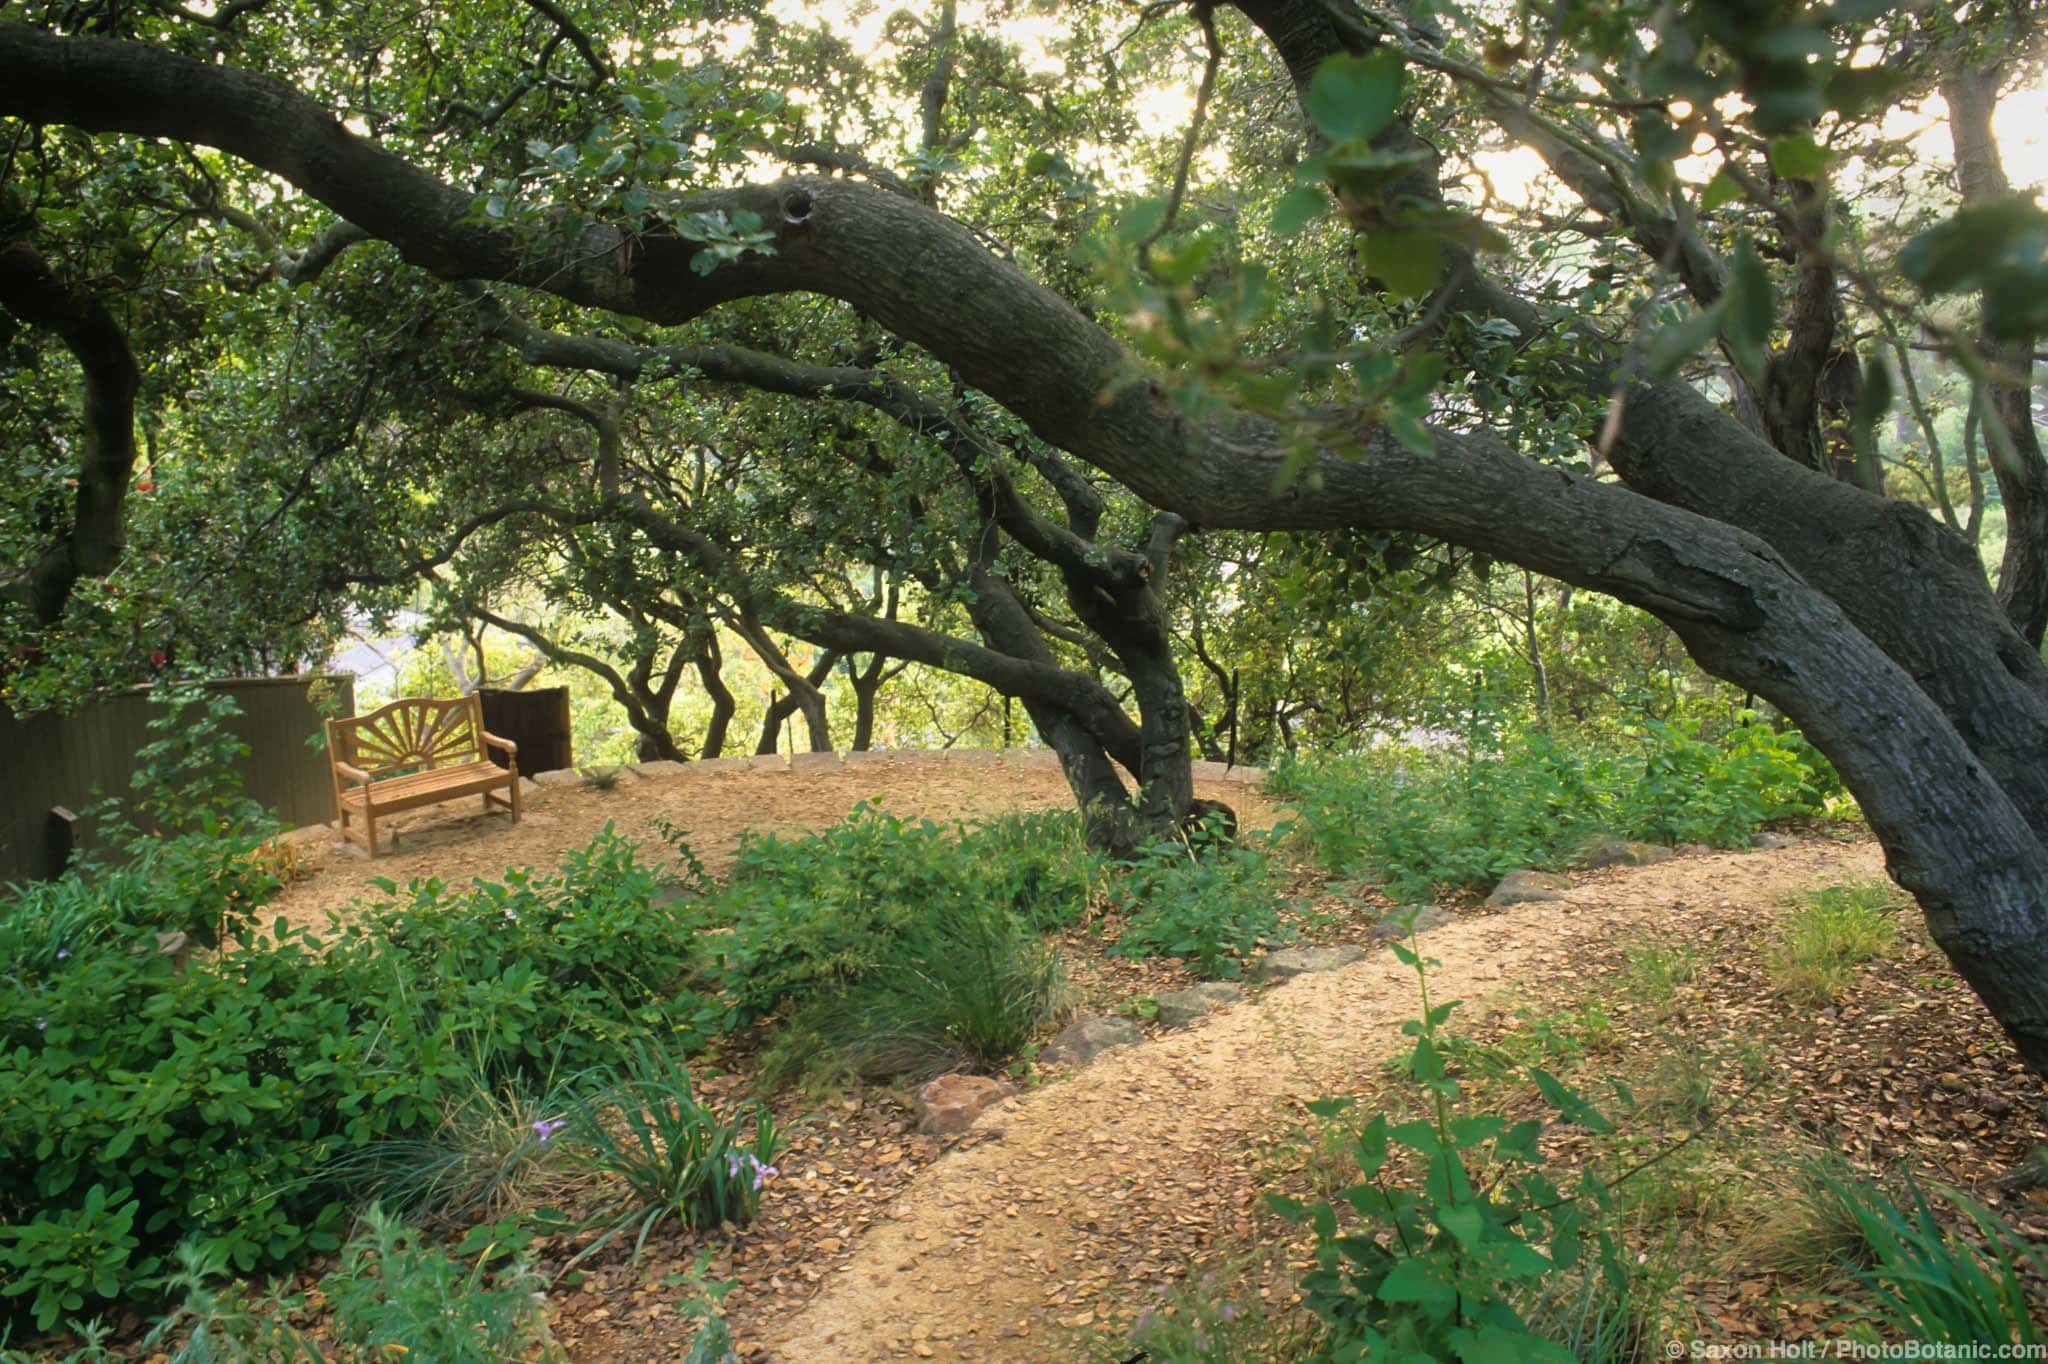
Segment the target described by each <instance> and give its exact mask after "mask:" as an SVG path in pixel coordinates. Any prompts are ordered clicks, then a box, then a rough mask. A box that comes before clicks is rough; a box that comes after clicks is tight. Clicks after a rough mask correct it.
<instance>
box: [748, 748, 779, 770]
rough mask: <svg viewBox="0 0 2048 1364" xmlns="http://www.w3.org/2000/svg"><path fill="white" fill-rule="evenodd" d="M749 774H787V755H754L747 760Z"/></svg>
mask: <svg viewBox="0 0 2048 1364" xmlns="http://www.w3.org/2000/svg"><path fill="white" fill-rule="evenodd" d="M747 770H748V771H749V772H787V771H789V755H788V754H786V753H756V754H755V755H754V756H753V757H751V758H749V759H747Z"/></svg>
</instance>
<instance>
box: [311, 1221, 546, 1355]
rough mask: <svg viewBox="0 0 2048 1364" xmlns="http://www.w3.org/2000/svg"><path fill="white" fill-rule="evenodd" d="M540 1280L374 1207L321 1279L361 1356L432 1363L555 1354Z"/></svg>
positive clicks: (338, 1323)
mask: <svg viewBox="0 0 2048 1364" xmlns="http://www.w3.org/2000/svg"><path fill="white" fill-rule="evenodd" d="M544 1286H545V1285H544V1282H543V1281H542V1280H541V1278H540V1277H539V1276H538V1275H537V1274H535V1273H534V1272H533V1270H532V1268H531V1267H530V1266H527V1265H524V1264H516V1263H515V1264H513V1265H511V1266H509V1267H507V1268H503V1269H500V1270H497V1271H495V1272H487V1271H486V1270H485V1268H484V1266H483V1265H482V1264H477V1265H475V1266H471V1267H466V1266H464V1265H462V1264H461V1263H459V1262H458V1261H456V1260H453V1259H451V1258H449V1256H448V1255H447V1253H446V1252H444V1251H441V1250H437V1249H434V1248H433V1247H431V1246H428V1245H427V1244H425V1243H424V1242H423V1241H422V1239H421V1237H420V1235H419V1233H417V1232H415V1231H413V1230H411V1229H410V1228H408V1227H406V1226H405V1225H404V1224H402V1223H401V1222H399V1221H398V1219H397V1218H395V1217H393V1216H392V1215H391V1214H389V1213H387V1212H385V1211H384V1210H383V1209H381V1208H378V1207H376V1206H374V1205H373V1206H372V1207H371V1208H370V1209H369V1210H368V1212H367V1213H366V1214H365V1216H364V1221H363V1230H362V1231H361V1233H360V1234H358V1235H357V1236H356V1237H355V1238H354V1239H353V1240H351V1241H350V1242H349V1244H348V1246H347V1248H346V1249H344V1250H343V1251H342V1256H341V1267H340V1268H339V1269H337V1270H335V1271H334V1272H333V1273H332V1274H329V1275H328V1276H327V1277H326V1278H324V1279H322V1280H321V1282H320V1289H321V1292H322V1293H323V1294H324V1295H325V1297H326V1299H327V1303H328V1306H329V1307H330V1309H331V1310H332V1313H333V1322H334V1332H335V1334H336V1335H337V1336H338V1337H340V1338H341V1339H342V1340H344V1341H346V1342H348V1343H349V1344H351V1345H353V1346H355V1347H356V1348H357V1349H358V1350H359V1351H361V1352H362V1357H363V1358H365V1359H388V1358H392V1357H394V1356H403V1357H405V1358H409V1359H419V1360H428V1359H431V1360H434V1361H437V1364H439V1362H440V1361H446V1364H499V1361H502V1360H507V1359H527V1358H531V1357H534V1354H535V1352H538V1357H539V1358H543V1359H560V1358H562V1357H563V1355H562V1352H561V1350H560V1349H559V1347H557V1346H556V1345H555V1342H554V1339H553V1337H552V1336H551V1335H550V1334H549V1332H548V1326H547V1311H546V1308H545V1307H544V1306H543V1305H542V1303H541V1300H540V1296H539V1294H540V1290H541V1289H542V1288H543V1287H544Z"/></svg>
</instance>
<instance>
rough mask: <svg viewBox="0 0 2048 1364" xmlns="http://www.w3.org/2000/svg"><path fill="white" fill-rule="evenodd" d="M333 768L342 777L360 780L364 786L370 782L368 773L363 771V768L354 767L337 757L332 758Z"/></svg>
mask: <svg viewBox="0 0 2048 1364" xmlns="http://www.w3.org/2000/svg"><path fill="white" fill-rule="evenodd" d="M334 770H335V771H337V772H339V773H341V775H342V776H344V777H348V778H350V779H351V780H354V781H359V782H361V783H362V784H363V785H365V786H368V785H369V784H370V774H369V773H367V772H365V771H363V769H362V768H360V767H356V766H353V765H351V764H349V763H345V762H343V761H342V760H341V759H339V758H336V759H334Z"/></svg>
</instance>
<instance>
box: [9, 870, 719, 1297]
mask: <svg viewBox="0 0 2048 1364" xmlns="http://www.w3.org/2000/svg"><path fill="white" fill-rule="evenodd" d="M200 836H201V837H203V835H200ZM114 870H116V871H119V870H121V869H119V868H116V869H114ZM654 879H655V876H654V873H653V872H652V871H651V870H650V869H649V868H647V867H646V866H644V865H643V864H642V863H641V862H640V861H639V860H638V859H637V857H636V855H635V852H634V850H633V848H632V846H631V845H630V844H628V843H626V842H625V841H624V840H621V839H617V838H616V837H615V836H613V835H612V834H611V833H610V832H609V831H607V833H606V834H604V835H602V836H601V837H600V838H599V839H597V840H596V841H595V842H594V843H593V844H592V846H591V847H590V848H588V849H584V850H582V851H580V852H578V853H575V854H572V855H571V856H570V857H569V858H568V859H567V860H566V861H565V863H564V866H563V869H562V871H561V873H560V874H559V875H557V876H554V877H535V876H529V875H526V874H523V873H522V874H519V875H516V876H513V877H508V879H507V881H506V882H505V883H503V884H495V883H489V882H479V883H477V884H476V885H475V886H473V887H472V888H471V890H470V891H469V892H468V893H467V894H465V895H462V896H456V895H451V894H449V893H447V892H446V891H445V890H442V889H440V888H438V887H436V888H424V887H422V888H416V889H415V892H414V893H413V894H412V895H411V896H410V897H409V898H408V899H407V900H405V901H403V902H398V903H392V904H387V905H385V906H382V907H380V908H378V909H374V910H372V911H371V913H370V914H369V915H368V916H366V918H365V920H364V921H363V922H361V923H359V924H357V925H355V926H353V927H352V928H351V929H348V930H344V931H343V932H342V934H341V935H340V937H339V939H338V940H337V941H336V942H335V943H333V944H332V946H331V948H326V949H325V950H323V944H321V943H319V942H317V941H316V940H314V939H313V938H312V937H310V936H309V935H308V934H306V933H304V932H302V931H298V930H289V929H285V928H283V927H282V926H280V927H279V928H278V930H277V931H276V932H275V933H273V934H270V935H259V934H255V933H252V932H250V931H248V930H247V929H243V930H241V931H239V932H237V933H236V934H235V935H234V936H233V938H232V939H231V940H230V941H229V942H228V943H227V944H226V945H225V946H224V948H223V950H222V951H221V952H219V953H218V954H212V955H207V956H202V957H197V958H195V959H193V960H192V961H191V962H190V963H189V964H187V965H185V966H183V967H180V966H179V965H178V964H177V963H176V962H175V961H174V960H173V958H172V957H170V956H167V955H165V954H163V953H162V952H160V951H159V950H158V945H157V942H156V937H155V933H156V931H157V930H156V927H155V925H156V924H158V923H159V922H161V918H160V913H161V910H162V903H161V902H160V901H159V900H157V899H154V898H150V897H149V896H146V895H143V894H141V893H140V892H138V893H137V894H136V895H135V896H133V897H128V896H125V895H120V894H116V895H111V896H107V897H105V898H102V899H99V901H98V906H97V907H98V909H99V911H100V917H99V918H97V919H85V918H84V917H83V916H82V914H80V913H74V912H73V911H74V910H78V909H80V907H90V906H92V905H93V904H94V901H95V897H96V893H97V889H98V888H99V887H102V886H105V885H108V884H110V881H109V879H108V877H107V871H106V870H105V869H101V870H99V871H97V872H93V873H88V872H86V871H78V872H73V873H71V874H68V875H67V877H66V878H64V879H63V880H61V881H59V882H57V883H54V884H55V886H56V889H55V890H52V891H47V892H45V891H36V892H31V893H29V894H26V895H14V896H12V897H11V898H0V1095H4V1096H5V1103H4V1104H0V1278H4V1280H5V1290H6V1296H5V1297H4V1298H0V1311H4V1312H5V1313H7V1314H9V1315H12V1314H16V1313H19V1314H22V1315H24V1316H26V1317H28V1318H29V1319H31V1320H33V1321H34V1322H35V1323H36V1324H37V1325H38V1326H39V1327H48V1326H50V1325H53V1324H55V1323H56V1322H57V1321H59V1320H61V1319H63V1318H64V1317H66V1316H69V1315H71V1314H74V1313H80V1312H90V1311H93V1310H95V1309H96V1308H97V1306H98V1304H100V1303H102V1302H104V1301H105V1300H107V1299H109V1298H114V1297H125V1296H140V1297H142V1298H151V1297H161V1296H162V1294H163V1292H164V1288H165V1285H166V1282H167V1278H166V1276H167V1275H168V1274H169V1273H171V1272H172V1262H171V1260H170V1259H169V1256H170V1253H171V1251H172V1249H173V1247H174V1246H175V1245H176V1244H177V1243H178V1242H180V1241H189V1242H191V1243H192V1245H193V1246H194V1247H195V1248H196V1249H197V1251H198V1252H199V1253H201V1254H202V1255H204V1256H205V1257H206V1258H207V1260H208V1262H209V1263H217V1264H219V1265H221V1266H223V1267H224V1268H226V1269H229V1270H232V1271H234V1272H239V1273H245V1274H246V1273H250V1272H253V1271H255V1270H257V1269H259V1268H261V1267H265V1266H278V1265H288V1264H291V1263H294V1262H296V1261H299V1260H301V1259H303V1258H304V1257H305V1256H306V1255H307V1254H308V1253H311V1252H317V1251H324V1250H333V1249H336V1248H338V1247H339V1246H340V1244H341V1235H342V1233H343V1231H344V1230H345V1229H346V1224H347V1209H348V1205H349V1203H350V1201H351V1199H352V1197H353V1196H355V1195H358V1194H360V1193H361V1192H362V1191H363V1188H362V1185H361V1184H360V1183H359V1182H357V1179H356V1177H357V1176H359V1175H361V1174H362V1173H363V1172H364V1165H363V1164H362V1163H361V1160H360V1158H357V1157H354V1156H352V1153H359V1152H362V1151H365V1150H369V1151H373V1152H374V1151H377V1150H380V1149H382V1150H386V1151H388V1150H391V1149H393V1148H394V1146H402V1145H403V1144H405V1143H408V1142H409V1143H414V1144H416V1145H417V1144H421V1143H426V1144H432V1143H434V1142H435V1141H436V1140H437V1134H438V1133H443V1131H444V1124H445V1123H446V1122H447V1121H448V1120H449V1116H450V1113H451V1109H452V1110H454V1111H459V1110H460V1108H461V1104H462V1096H463V1095H464V1094H470V1095H474V1094H475V1093H476V1091H477V1089H478V1087H479V1085H480V1084H482V1085H483V1086H485V1087H486V1088H487V1089H489V1090H493V1091H495V1090H496V1089H497V1088H499V1087H511V1088H512V1089H514V1090H519V1091H521V1092H530V1091H531V1090H532V1089H533V1088H534V1087H535V1086H537V1085H544V1083H545V1079H546V1077H547V1076H548V1075H550V1074H553V1073H557V1072H566V1070H567V1068H570V1067H574V1066H577V1065H583V1064H588V1062H589V1061H590V1059H592V1058H593V1057H594V1056H595V1055H597V1054H598V1050H599V1049H600V1048H603V1047H606V1046H615V1045H618V1044H619V1043H622V1042H625V1041H630V1040H632V1039H635V1038H643V1037H645V1038H659V1039H660V1040H661V1041H662V1042H663V1044H664V1045H666V1046H673V1047H679V1048H680V1047H686V1046H689V1045H693V1044H694V1043H695V1042H696V1041H698V1040H700V1039H701V1038H702V1036H703V1035H704V1032H705V1031H706V1030H707V1029H708V1028H709V1027H710V1026H712V1024H713V1022H714V1021H715V1016H716V1010H715V1009H713V1008H712V1006H709V1005H707V1004H706V1003H705V1001H703V1000H702V999H700V998H698V997H697V996H695V995H694V994H692V993H690V992H689V991H688V990H685V989H681V988H680V985H679V982H680V981H681V980H682V978H683V977H684V976H685V975H686V974H687V973H688V971H689V970H690V969H691V968H692V966H693V964H694V962H695V951H696V949H695V947H694V943H695V932H694V929H695V927H696V923H697V920H696V919H695V918H694V917H693V914H694V909H693V908H692V907H691V906H687V905H685V906H677V907H674V908H672V909H670V910H656V909H653V908H651V907H650V906H649V905H648V903H647V900H646V895H647V892H648V887H649V886H650V885H651V884H652V883H653V881H654ZM111 884H113V885H115V886H117V887H119V886H126V885H127V884H128V883H127V882H125V881H122V880H119V879H115V880H113V881H112V882H111ZM52 905H55V906H57V907H58V908H59V909H61V910H63V911H64V912H63V913H60V914H58V915H55V916H52V915H50V914H49V913H48V912H47V911H48V910H49V909H50V907H51V906H52ZM508 916H510V917H508ZM138 920H139V922H138ZM457 1154H458V1155H459V1156H462V1159H463V1160H467V1159H469V1156H467V1155H462V1153H459V1152H458V1153H457ZM470 1154H472V1155H473V1153H470ZM501 1154H502V1153H501ZM460 1165H461V1161H458V1162H457V1167H458V1168H457V1169H456V1171H455V1173H456V1174H457V1175H459V1177H460V1178H459V1181H458V1182H460V1181H470V1180H471V1178H472V1176H473V1175H475V1174H476V1171H475V1170H474V1169H466V1170H465V1169H461V1168H459V1167H460ZM490 1177H491V1176H489V1175H488V1172H486V1174H485V1176H484V1181H485V1184H486V1185H488V1181H489V1178H490ZM428 1182H429V1183H431V1182H432V1181H431V1179H429V1181H428Z"/></svg>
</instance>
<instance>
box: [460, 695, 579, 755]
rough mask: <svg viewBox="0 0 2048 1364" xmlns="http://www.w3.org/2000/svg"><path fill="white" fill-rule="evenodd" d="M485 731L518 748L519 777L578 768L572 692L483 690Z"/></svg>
mask: <svg viewBox="0 0 2048 1364" xmlns="http://www.w3.org/2000/svg"><path fill="white" fill-rule="evenodd" d="M477 695H478V696H479V697H481V698H482V699H483V703H484V728H485V729H488V730H489V731H490V732H491V733H493V734H495V735H497V736H498V737H499V738H501V739H510V740H511V741H512V742H513V743H515V744H518V745H519V774H520V775H521V776H523V777H531V776H533V775H535V774H536V773H539V772H556V771H560V770H561V769H563V768H567V767H574V766H575V765H576V755H575V752H574V746H573V744H572V742H571V737H570V729H569V689H568V688H567V687H535V688H533V689H532V690H531V691H505V690H503V689H502V688H499V687H484V688H482V689H481V690H479V691H478V692H477Z"/></svg>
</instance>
